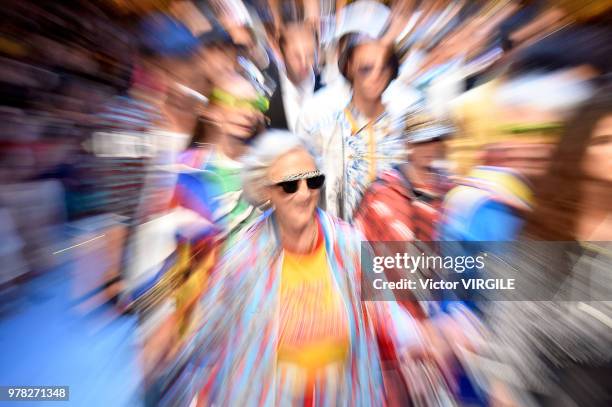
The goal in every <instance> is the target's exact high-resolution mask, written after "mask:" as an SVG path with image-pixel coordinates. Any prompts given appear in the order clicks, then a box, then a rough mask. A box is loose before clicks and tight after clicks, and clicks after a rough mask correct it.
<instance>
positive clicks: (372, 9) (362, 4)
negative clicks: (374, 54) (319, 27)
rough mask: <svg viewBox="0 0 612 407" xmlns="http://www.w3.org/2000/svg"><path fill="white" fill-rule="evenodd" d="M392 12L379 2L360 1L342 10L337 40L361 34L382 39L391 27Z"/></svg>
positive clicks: (336, 34)
mask: <svg viewBox="0 0 612 407" xmlns="http://www.w3.org/2000/svg"><path fill="white" fill-rule="evenodd" d="M390 16H391V10H390V9H389V8H388V7H387V6H385V5H384V4H381V3H379V2H377V1H373V0H359V1H356V2H354V3H351V4H349V5H347V6H345V7H344V8H343V9H342V10H340V15H339V21H338V25H337V27H336V33H335V39H336V40H338V39H340V37H342V36H343V35H345V34H350V33H360V34H365V35H367V36H369V37H371V38H380V37H381V36H382V34H383V33H384V32H385V30H386V29H387V27H388V25H389V18H390Z"/></svg>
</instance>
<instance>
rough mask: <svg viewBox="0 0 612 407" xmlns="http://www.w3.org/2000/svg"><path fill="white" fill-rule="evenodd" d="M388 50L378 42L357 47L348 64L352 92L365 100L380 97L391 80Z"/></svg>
mask: <svg viewBox="0 0 612 407" xmlns="http://www.w3.org/2000/svg"><path fill="white" fill-rule="evenodd" d="M388 59H389V50H388V48H387V46H385V45H384V44H381V43H378V42H372V43H367V44H362V45H359V46H358V47H357V48H356V49H355V51H354V52H353V56H352V58H351V61H350V63H349V67H348V70H349V73H350V76H351V78H352V79H353V80H352V82H353V90H354V92H358V93H359V94H361V95H362V96H363V97H365V98H367V99H377V98H379V97H381V96H382V94H383V92H384V91H385V89H387V86H388V85H389V81H390V80H391V74H392V70H391V67H390V66H389V61H388Z"/></svg>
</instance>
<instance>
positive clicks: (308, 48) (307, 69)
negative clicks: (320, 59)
mask: <svg viewBox="0 0 612 407" xmlns="http://www.w3.org/2000/svg"><path fill="white" fill-rule="evenodd" d="M315 49H316V44H315V37H314V33H313V32H312V30H311V29H309V28H308V27H307V26H305V25H298V24H291V25H289V26H288V27H287V28H286V29H285V31H284V33H283V38H282V39H281V50H282V52H283V57H284V60H285V66H286V68H287V76H288V77H289V79H290V80H291V82H293V83H295V84H300V83H302V82H304V81H305V80H306V79H307V78H308V76H309V75H310V74H311V72H312V70H313V67H314V64H315Z"/></svg>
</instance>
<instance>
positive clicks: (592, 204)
mask: <svg viewBox="0 0 612 407" xmlns="http://www.w3.org/2000/svg"><path fill="white" fill-rule="evenodd" d="M581 195H582V200H581V202H580V208H579V210H580V212H581V214H580V217H579V218H578V225H577V238H578V240H612V207H611V206H610V205H611V203H612V188H611V187H610V184H609V183H604V182H585V183H584V184H583V189H582V194H581ZM608 222H610V223H611V224H607V225H606V223H608Z"/></svg>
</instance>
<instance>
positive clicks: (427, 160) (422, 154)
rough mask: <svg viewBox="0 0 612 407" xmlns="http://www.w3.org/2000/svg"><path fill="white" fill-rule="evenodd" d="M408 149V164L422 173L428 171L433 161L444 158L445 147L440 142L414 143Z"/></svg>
mask: <svg viewBox="0 0 612 407" xmlns="http://www.w3.org/2000/svg"><path fill="white" fill-rule="evenodd" d="M410 148H411V154H410V162H411V163H412V164H413V165H414V166H416V167H417V168H418V169H420V170H423V171H429V170H430V169H431V167H432V164H433V163H434V161H437V160H443V159H444V158H445V152H446V150H445V146H444V143H443V142H442V141H440V140H436V141H430V142H427V143H416V144H413V145H411V146H410Z"/></svg>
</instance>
